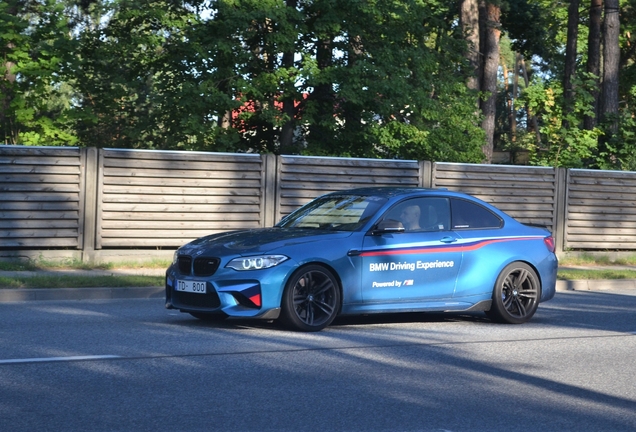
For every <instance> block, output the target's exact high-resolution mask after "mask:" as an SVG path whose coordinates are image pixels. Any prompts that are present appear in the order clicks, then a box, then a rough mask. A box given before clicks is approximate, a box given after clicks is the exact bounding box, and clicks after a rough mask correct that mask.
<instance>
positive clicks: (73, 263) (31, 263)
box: [0, 258, 170, 271]
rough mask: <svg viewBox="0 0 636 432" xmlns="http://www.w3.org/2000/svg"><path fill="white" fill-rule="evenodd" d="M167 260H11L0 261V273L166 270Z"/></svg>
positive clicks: (168, 262) (168, 263)
mask: <svg viewBox="0 0 636 432" xmlns="http://www.w3.org/2000/svg"><path fill="white" fill-rule="evenodd" d="M169 265H170V261H169V260H165V259H163V260H162V259H158V258H156V259H152V260H149V261H144V262H140V263H131V262H109V263H86V262H82V261H79V260H71V259H68V260H62V261H47V260H43V259H39V260H11V261H0V271H38V270H111V269H140V268H163V269H165V268H168V266H169Z"/></svg>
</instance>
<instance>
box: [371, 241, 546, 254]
mask: <svg viewBox="0 0 636 432" xmlns="http://www.w3.org/2000/svg"><path fill="white" fill-rule="evenodd" d="M537 239H539V237H517V238H507V239H492V240H481V241H478V242H474V243H467V244H464V245H456V246H429V247H425V248H417V249H390V250H382V251H369V252H363V253H361V254H360V256H363V257H368V256H385V255H413V254H430V253H439V252H442V253H444V252H446V253H448V252H470V251H474V250H477V249H480V248H482V247H484V246H488V245H490V244H493V243H502V242H509V241H522V240H537Z"/></svg>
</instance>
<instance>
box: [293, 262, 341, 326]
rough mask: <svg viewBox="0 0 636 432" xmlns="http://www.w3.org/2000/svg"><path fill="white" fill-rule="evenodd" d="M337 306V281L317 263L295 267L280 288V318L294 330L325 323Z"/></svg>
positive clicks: (333, 313)
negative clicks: (282, 289)
mask: <svg viewBox="0 0 636 432" xmlns="http://www.w3.org/2000/svg"><path fill="white" fill-rule="evenodd" d="M339 308H340V289H339V288H338V282H337V280H336V278H335V276H334V275H333V273H331V272H330V271H329V270H327V269H326V268H324V267H322V266H319V265H309V266H306V267H302V268H300V269H298V270H297V271H296V272H295V273H294V274H293V275H292V277H291V278H290V279H289V282H287V285H286V286H285V291H284V292H283V299H282V311H281V321H282V322H283V323H284V324H285V325H287V326H288V327H290V328H292V329H294V330H300V331H306V332H313V331H320V330H322V329H324V328H325V327H327V326H328V325H329V324H331V322H332V321H333V320H334V318H335V317H336V315H337V314H338V310H339Z"/></svg>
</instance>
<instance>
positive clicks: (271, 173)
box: [261, 154, 276, 227]
mask: <svg viewBox="0 0 636 432" xmlns="http://www.w3.org/2000/svg"><path fill="white" fill-rule="evenodd" d="M261 157H262V158H263V171H264V175H263V185H262V190H263V193H262V195H261V205H262V206H263V217H262V218H261V227H271V226H273V225H274V224H275V223H276V155H273V154H265V155H262V156H261Z"/></svg>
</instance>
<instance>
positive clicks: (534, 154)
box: [525, 77, 602, 168]
mask: <svg viewBox="0 0 636 432" xmlns="http://www.w3.org/2000/svg"><path fill="white" fill-rule="evenodd" d="M590 78H591V77H590ZM573 81H574V86H575V88H576V89H577V90H576V98H575V101H574V105H573V107H572V108H571V110H570V111H569V112H564V110H563V89H562V87H561V86H560V85H558V84H555V83H552V86H551V87H546V86H545V84H544V83H542V82H538V83H535V84H533V85H531V86H529V87H528V88H527V89H526V92H525V102H526V103H527V106H528V107H529V109H530V110H531V111H532V112H533V113H535V114H536V115H538V116H540V117H541V119H542V122H541V126H540V132H541V143H540V144H539V143H536V142H534V143H532V144H531V145H530V148H529V149H530V151H531V160H532V162H533V163H534V164H536V165H544V166H555V167H557V166H558V167H567V168H583V167H586V166H588V165H589V164H590V161H592V160H594V159H595V158H596V157H597V149H598V138H599V136H601V135H602V131H601V129H600V128H598V127H597V128H594V129H592V130H585V129H583V127H582V124H581V121H582V119H583V117H584V116H585V115H589V114H591V109H592V108H591V102H592V100H591V94H590V90H591V88H590V86H592V85H594V81H593V80H592V79H588V80H587V81H585V82H584V81H581V80H576V79H575V80H573Z"/></svg>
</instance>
